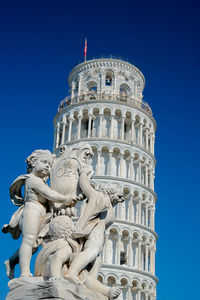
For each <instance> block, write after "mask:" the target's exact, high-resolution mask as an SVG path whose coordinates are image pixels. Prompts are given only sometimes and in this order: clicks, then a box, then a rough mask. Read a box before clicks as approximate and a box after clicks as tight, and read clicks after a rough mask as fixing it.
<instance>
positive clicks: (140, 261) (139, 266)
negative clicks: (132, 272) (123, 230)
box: [138, 240, 142, 270]
mask: <svg viewBox="0 0 200 300" xmlns="http://www.w3.org/2000/svg"><path fill="white" fill-rule="evenodd" d="M141 258H142V241H141V240H139V241H138V269H139V270H141V269H142V259H141Z"/></svg>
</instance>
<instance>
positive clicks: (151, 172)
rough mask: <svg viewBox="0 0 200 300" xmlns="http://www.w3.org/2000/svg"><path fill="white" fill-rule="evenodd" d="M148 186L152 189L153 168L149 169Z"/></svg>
mask: <svg viewBox="0 0 200 300" xmlns="http://www.w3.org/2000/svg"><path fill="white" fill-rule="evenodd" d="M149 173H150V176H149V177H150V188H151V189H153V169H150V172H149Z"/></svg>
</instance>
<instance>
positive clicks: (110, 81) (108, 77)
mask: <svg viewBox="0 0 200 300" xmlns="http://www.w3.org/2000/svg"><path fill="white" fill-rule="evenodd" d="M105 85H106V86H112V85H113V73H112V72H111V71H107V72H106V79H105Z"/></svg>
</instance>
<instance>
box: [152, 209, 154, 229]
mask: <svg viewBox="0 0 200 300" xmlns="http://www.w3.org/2000/svg"><path fill="white" fill-rule="evenodd" d="M152 230H153V231H154V230H155V208H152Z"/></svg>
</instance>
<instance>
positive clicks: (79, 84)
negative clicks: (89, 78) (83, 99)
mask: <svg viewBox="0 0 200 300" xmlns="http://www.w3.org/2000/svg"><path fill="white" fill-rule="evenodd" d="M81 83H82V78H81V76H80V77H79V83H78V97H80V96H81Z"/></svg>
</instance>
